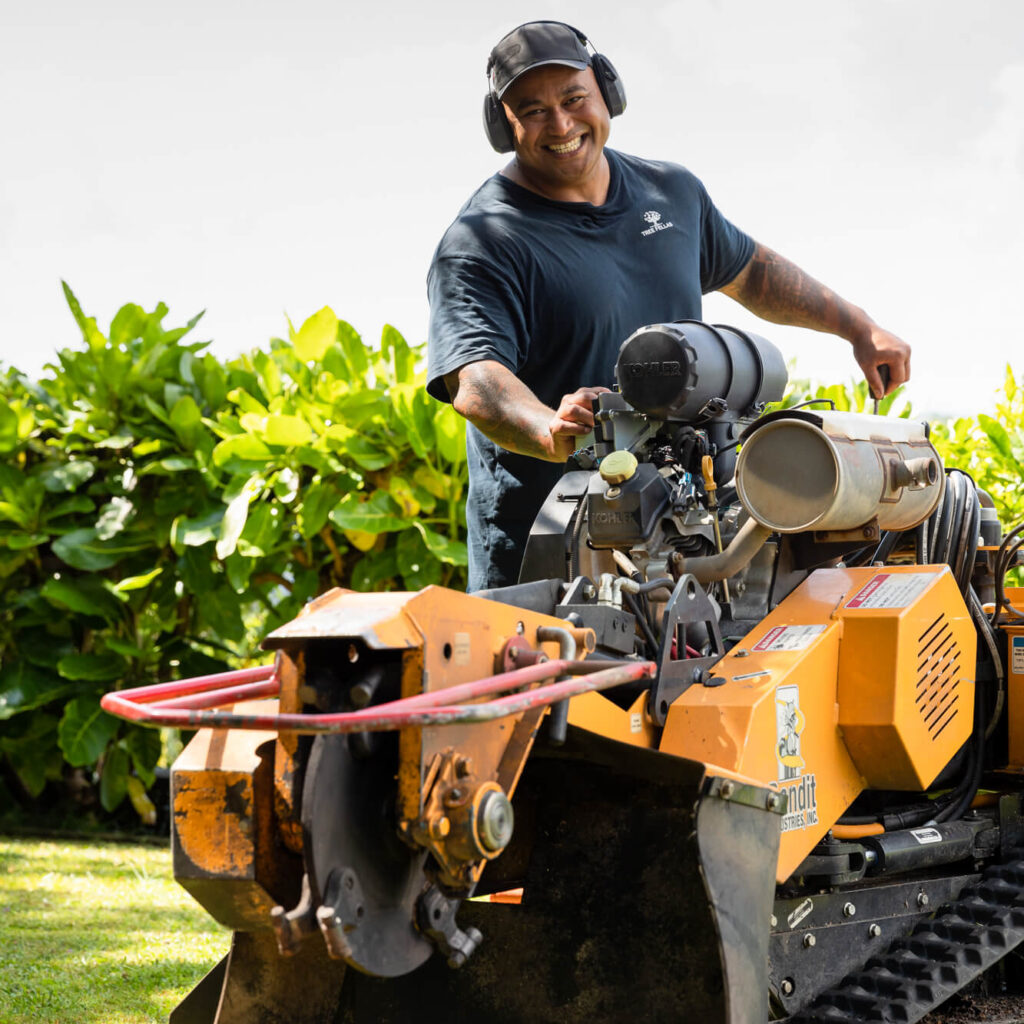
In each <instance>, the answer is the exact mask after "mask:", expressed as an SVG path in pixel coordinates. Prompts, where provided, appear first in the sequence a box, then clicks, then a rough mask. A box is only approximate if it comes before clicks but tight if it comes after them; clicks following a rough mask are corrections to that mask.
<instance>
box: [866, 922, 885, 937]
mask: <svg viewBox="0 0 1024 1024" xmlns="http://www.w3.org/2000/svg"><path fill="white" fill-rule="evenodd" d="M881 934H882V929H881V927H880V926H879V925H877V924H873V925H870V926H869V927H868V935H870V936H871V938H873V939H877V938H878V936H879V935H881Z"/></svg>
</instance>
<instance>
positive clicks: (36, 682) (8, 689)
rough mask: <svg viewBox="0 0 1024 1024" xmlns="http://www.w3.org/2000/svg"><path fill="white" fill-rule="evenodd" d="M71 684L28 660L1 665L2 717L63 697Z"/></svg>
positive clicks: (8, 716) (0, 714)
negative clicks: (3, 666)
mask: <svg viewBox="0 0 1024 1024" xmlns="http://www.w3.org/2000/svg"><path fill="white" fill-rule="evenodd" d="M70 689H72V687H71V685H70V684H69V683H68V682H67V681H65V680H64V679H61V677H60V676H58V675H57V673H56V672H43V671H40V670H39V669H38V668H35V667H34V666H32V665H31V664H28V663H27V662H25V661H16V662H14V663H12V664H10V665H7V666H6V667H5V668H3V669H0V721H2V720H4V719H7V718H10V717H11V716H12V715H17V714H20V713H21V712H23V711H32V710H33V709H34V708H39V707H42V706H43V705H44V704H49V703H50V701H52V700H57V699H58V698H59V697H63V696H64V694H66V693H67V692H68V691H69V690H70Z"/></svg>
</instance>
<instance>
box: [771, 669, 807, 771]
mask: <svg viewBox="0 0 1024 1024" xmlns="http://www.w3.org/2000/svg"><path fill="white" fill-rule="evenodd" d="M805 725H806V719H805V718H804V715H803V712H802V711H801V710H800V688H799V687H797V686H780V687H779V688H778V689H777V690H776V691H775V733H776V745H775V756H776V759H777V760H778V764H779V781H780V782H786V781H787V780H789V779H795V778H797V777H798V776H799V775H800V771H801V769H802V768H803V767H804V759H803V757H801V756H800V734H801V733H802V732H803V731H804V726H805Z"/></svg>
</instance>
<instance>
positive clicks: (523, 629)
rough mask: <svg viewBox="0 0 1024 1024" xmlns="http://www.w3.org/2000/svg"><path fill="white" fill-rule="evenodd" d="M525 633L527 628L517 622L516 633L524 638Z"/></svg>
mask: <svg viewBox="0 0 1024 1024" xmlns="http://www.w3.org/2000/svg"><path fill="white" fill-rule="evenodd" d="M525 632H526V626H524V625H523V624H522V623H521V622H517V623H516V633H517V634H518V635H519V636H522V635H523V634H524V633H525Z"/></svg>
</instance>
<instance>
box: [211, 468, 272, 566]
mask: <svg viewBox="0 0 1024 1024" xmlns="http://www.w3.org/2000/svg"><path fill="white" fill-rule="evenodd" d="M265 485H266V481H265V480H264V478H263V475H262V474H261V473H253V475H252V476H250V477H249V479H248V480H246V481H245V483H244V484H243V485H242V488H241V490H240V491H239V492H238V494H237V495H235V497H234V498H232V499H231V501H230V502H229V503H228V507H227V509H226V510H225V512H224V518H223V520H222V521H221V524H220V537H219V539H218V540H217V548H216V550H217V557H218V558H220V559H222V560H223V559H225V558H227V557H228V555H230V554H231V553H232V552H233V551H234V550H235V545H236V544H237V543H238V538H239V537H240V536H241V535H242V530H243V529H244V528H245V521H246V519H247V517H248V515H249V504H250V502H251V501H252V500H253V498H255V497H256V496H257V495H258V494H259V493H260V492H261V491H262V490H263V488H264V486H265Z"/></svg>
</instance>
